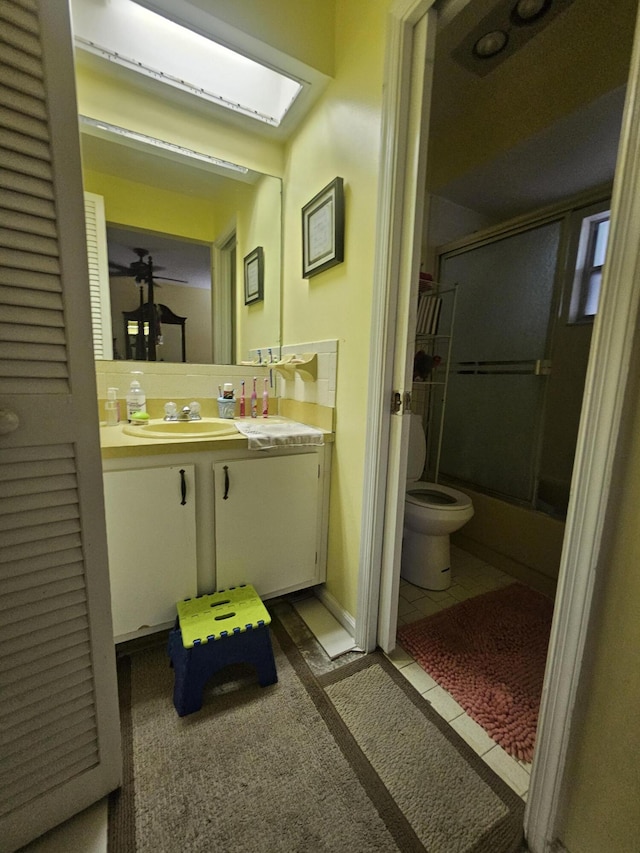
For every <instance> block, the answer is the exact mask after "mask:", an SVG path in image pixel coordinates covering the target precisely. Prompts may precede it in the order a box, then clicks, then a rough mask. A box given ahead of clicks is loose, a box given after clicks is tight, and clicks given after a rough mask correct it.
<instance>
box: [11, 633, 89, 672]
mask: <svg viewBox="0 0 640 853" xmlns="http://www.w3.org/2000/svg"><path fill="white" fill-rule="evenodd" d="M39 639H40V638H38V643H37V644H36V643H34V642H31V643H30V644H29V645H25V646H23V647H22V649H20V650H15V649H14V650H13V652H12V654H11V658H10V659H7V661H6V665H5V667H3V671H2V683H3V684H17V682H18V681H19V680H20V678H21V672H24V674H25V675H30V674H33V673H36V672H40V671H41V670H42V668H43V667H45V666H46V665H47V664H46V659H47V657H51V656H54V657H55V658H56V660H63V658H62V655H63V654H65V655H66V656H67V659H71V656H73V657H78V656H79V655H81V654H84V655H86V654H89V653H90V651H91V649H90V646H89V644H88V642H87V635H86V631H85V629H84V628H82V629H81V630H78V631H75V632H69V633H67V634H63V635H62V636H60V637H56V638H54V639H50V640H48V642H47V643H46V644H45V643H42V642H39Z"/></svg>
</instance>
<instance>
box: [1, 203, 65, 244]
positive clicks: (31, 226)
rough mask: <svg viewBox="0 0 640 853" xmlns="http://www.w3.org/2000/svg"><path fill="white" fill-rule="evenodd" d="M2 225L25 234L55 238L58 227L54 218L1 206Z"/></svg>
mask: <svg viewBox="0 0 640 853" xmlns="http://www.w3.org/2000/svg"><path fill="white" fill-rule="evenodd" d="M3 201H4V199H3ZM0 227H2V228H5V229H9V230H13V231H23V232H24V233H25V234H37V235H38V236H39V237H49V238H50V239H54V240H55V238H56V227H55V222H54V221H53V220H51V219H43V218H41V217H39V216H32V215H30V214H28V213H19V212H18V211H15V210H8V209H6V208H0Z"/></svg>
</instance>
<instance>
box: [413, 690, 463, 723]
mask: <svg viewBox="0 0 640 853" xmlns="http://www.w3.org/2000/svg"><path fill="white" fill-rule="evenodd" d="M422 695H423V696H424V698H425V699H426V700H427V702H429V703H430V704H431V707H432V708H433V709H434V711H437V712H438V714H440V716H441V717H442V718H443V719H445V720H446V721H447V722H448V723H450V722H451V720H455V718H456V717H459V716H460V714H464V708H462V707H461V706H460V705H458V703H457V702H456V700H455V699H454V698H453V697H452V696H451V694H450V693H448V692H447V691H446V690H445V689H444V688H443V687H440V685H439V684H436V686H435V687H432V688H431V690H427V692H426V693H423V694H422Z"/></svg>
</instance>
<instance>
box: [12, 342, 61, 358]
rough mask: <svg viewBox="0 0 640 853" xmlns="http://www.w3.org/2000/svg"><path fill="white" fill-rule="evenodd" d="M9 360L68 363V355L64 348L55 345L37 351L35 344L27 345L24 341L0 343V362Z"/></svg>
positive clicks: (43, 346) (48, 345)
mask: <svg viewBox="0 0 640 853" xmlns="http://www.w3.org/2000/svg"><path fill="white" fill-rule="evenodd" d="M8 358H17V359H21V360H23V361H42V360H45V361H66V359H67V353H66V350H65V348H64V347H63V346H55V345H54V344H44V345H42V346H41V347H39V348H37V349H36V348H35V347H34V346H33V344H31V343H29V344H26V343H24V341H21V342H15V343H9V342H7V343H0V361H1V360H2V359H8Z"/></svg>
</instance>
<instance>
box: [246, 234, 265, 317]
mask: <svg viewBox="0 0 640 853" xmlns="http://www.w3.org/2000/svg"><path fill="white" fill-rule="evenodd" d="M263 299H264V251H263V249H262V246H258V247H257V248H255V249H254V250H253V252H249V254H248V255H245V258H244V304H245V305H250V304H251V303H252V302H261V301H262V300H263Z"/></svg>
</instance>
